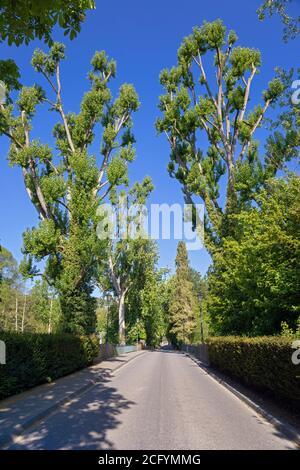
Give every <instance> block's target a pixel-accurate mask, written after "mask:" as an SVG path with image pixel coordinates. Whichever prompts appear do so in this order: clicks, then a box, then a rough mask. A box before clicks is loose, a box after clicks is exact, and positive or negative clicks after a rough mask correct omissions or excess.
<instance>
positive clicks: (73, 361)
mask: <svg viewBox="0 0 300 470" xmlns="http://www.w3.org/2000/svg"><path fill="white" fill-rule="evenodd" d="M0 340H2V341H4V342H5V344H6V364H5V365H0V399H3V398H5V397H8V396H10V395H13V394H15V393H19V392H22V391H24V390H26V389H28V388H30V387H34V386H35V385H39V384H42V383H44V382H50V381H52V380H54V379H57V378H58V377H62V376H63V375H67V374H70V373H71V372H74V371H75V370H78V369H81V368H83V367H85V366H88V365H90V364H91V363H92V362H93V359H94V358H95V357H96V356H97V354H98V351H99V340H98V339H97V337H96V336H81V337H79V336H73V335H70V334H50V335H49V334H34V333H32V334H31V333H8V332H5V333H2V332H1V333H0Z"/></svg>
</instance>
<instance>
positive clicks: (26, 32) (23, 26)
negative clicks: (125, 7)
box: [0, 0, 95, 46]
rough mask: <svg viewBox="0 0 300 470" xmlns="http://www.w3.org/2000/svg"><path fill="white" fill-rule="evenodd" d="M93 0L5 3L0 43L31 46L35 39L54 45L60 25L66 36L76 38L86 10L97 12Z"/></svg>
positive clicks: (0, 8) (0, 9) (1, 10)
mask: <svg viewBox="0 0 300 470" xmlns="http://www.w3.org/2000/svg"><path fill="white" fill-rule="evenodd" d="M94 8H95V2H94V1H93V0H68V1H66V0H43V1H42V2H41V1H40V2H37V1H32V0H18V1H16V2H11V1H10V0H2V1H1V5H0V17H1V22H0V41H6V40H7V42H8V44H9V45H11V44H16V45H17V46H19V45H20V44H22V43H25V44H29V42H30V41H32V40H33V39H35V38H38V39H43V40H44V41H45V42H47V43H48V44H50V43H51V42H52V39H51V35H52V30H53V28H54V26H55V25H56V24H57V23H58V24H59V26H60V27H61V28H62V29H63V30H64V35H65V36H67V35H68V36H70V39H74V38H75V37H76V36H77V34H78V33H79V31H80V26H81V23H82V22H83V21H84V19H85V11H86V10H88V9H94Z"/></svg>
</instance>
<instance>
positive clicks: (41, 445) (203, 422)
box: [10, 351, 294, 450]
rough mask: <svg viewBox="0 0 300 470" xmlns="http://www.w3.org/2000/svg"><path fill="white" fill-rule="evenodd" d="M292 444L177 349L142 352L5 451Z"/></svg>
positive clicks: (283, 446)
mask: <svg viewBox="0 0 300 470" xmlns="http://www.w3.org/2000/svg"><path fill="white" fill-rule="evenodd" d="M292 448H294V446H293V444H292V443H291V442H290V441H289V440H287V439H286V438H285V437H284V436H283V435H282V434H281V433H280V432H279V431H277V430H276V429H275V428H274V427H273V426H272V425H270V424H268V423H267V422H266V421H264V420H263V419H262V418H261V417H260V416H258V415H257V414H256V413H255V412H254V411H253V410H252V409H250V408H249V407H247V405H245V404H244V403H243V402H241V401H240V400H239V399H238V398H236V397H235V396H234V395H233V394H231V393H230V392H229V391H228V390H226V389H225V388H224V387H223V386H222V385H220V384H219V383H217V382H216V381H215V380H213V379H212V378H211V377H210V376H209V375H207V373H206V372H205V371H204V370H202V369H201V368H199V367H198V366H197V365H196V364H195V363H194V362H193V361H192V360H191V359H190V358H188V357H186V356H184V355H183V354H181V353H179V352H172V351H157V352H156V351H154V352H146V353H144V354H142V355H140V356H138V357H137V358H135V359H134V360H132V361H131V362H129V363H128V364H127V365H125V366H123V367H122V368H120V369H119V370H118V371H116V372H115V373H114V374H113V375H112V376H111V377H107V378H106V379H104V380H103V383H101V384H99V385H96V386H95V387H94V388H92V389H91V390H89V391H88V392H86V393H85V394H83V395H81V396H80V397H78V398H77V399H75V400H74V401H73V402H71V403H70V404H69V405H68V406H65V407H63V408H61V409H59V410H58V411H56V412H55V413H54V414H52V415H51V416H49V417H48V418H47V419H45V420H44V421H41V422H40V423H38V424H37V425H35V426H34V427H32V428H31V429H30V430H27V431H26V432H25V433H24V434H23V435H22V436H19V437H18V438H16V441H15V443H14V444H13V445H11V446H10V449H106V450H107V449H122V450H124V449H128V450H131V449H142V450H151V449H156V450H160V449H166V450H167V449H175V450H178V449H184V450H185V449H193V450H195V449H292Z"/></svg>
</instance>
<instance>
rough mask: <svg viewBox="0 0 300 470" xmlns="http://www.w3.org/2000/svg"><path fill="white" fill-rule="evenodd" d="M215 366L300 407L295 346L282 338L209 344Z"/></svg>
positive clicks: (228, 339)
mask: <svg viewBox="0 0 300 470" xmlns="http://www.w3.org/2000/svg"><path fill="white" fill-rule="evenodd" d="M207 345H208V354H209V359H210V362H211V364H212V365H213V366H215V367H217V368H219V369H221V370H223V371H224V372H227V373H229V374H231V375H232V376H234V377H237V378H238V379H240V380H242V381H243V382H244V383H245V384H246V385H252V386H254V387H256V388H257V389H259V390H268V391H271V392H273V393H274V394H275V395H277V396H281V397H284V398H285V399H287V398H288V399H289V400H290V401H291V402H294V403H296V404H297V406H299V404H300V390H299V379H298V378H297V375H298V376H299V371H300V365H298V366H296V365H294V364H293V362H292V353H293V352H294V350H293V349H292V342H291V340H290V339H288V338H282V337H276V336H274V337H260V338H241V337H228V336H227V337H218V338H209V339H208V340H207Z"/></svg>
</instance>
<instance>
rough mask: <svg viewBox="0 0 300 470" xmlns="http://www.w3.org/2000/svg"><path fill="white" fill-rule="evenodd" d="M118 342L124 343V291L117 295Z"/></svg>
mask: <svg viewBox="0 0 300 470" xmlns="http://www.w3.org/2000/svg"><path fill="white" fill-rule="evenodd" d="M119 343H120V344H121V345H123V344H125V292H122V293H121V295H120V297H119Z"/></svg>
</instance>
